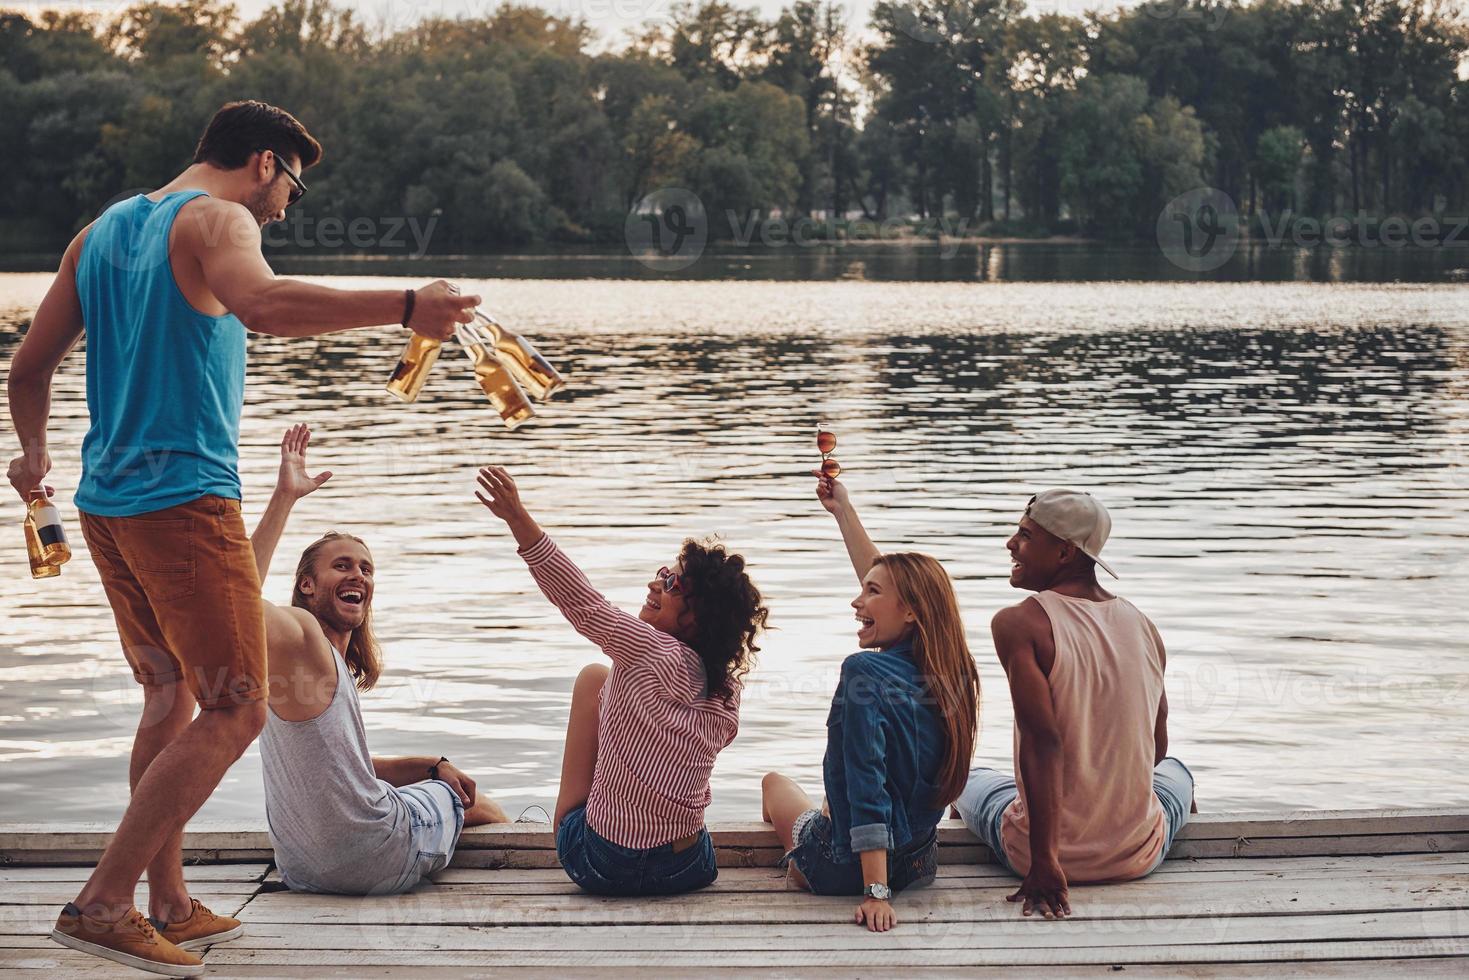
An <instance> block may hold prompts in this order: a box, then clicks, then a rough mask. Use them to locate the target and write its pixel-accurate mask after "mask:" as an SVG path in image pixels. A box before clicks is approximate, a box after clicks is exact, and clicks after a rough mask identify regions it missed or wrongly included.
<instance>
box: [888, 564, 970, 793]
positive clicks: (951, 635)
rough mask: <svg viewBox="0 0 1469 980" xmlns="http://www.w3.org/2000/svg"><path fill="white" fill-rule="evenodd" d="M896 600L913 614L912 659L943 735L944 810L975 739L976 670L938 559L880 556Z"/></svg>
mask: <svg viewBox="0 0 1469 980" xmlns="http://www.w3.org/2000/svg"><path fill="white" fill-rule="evenodd" d="M873 565H874V566H875V565H885V566H887V570H888V572H889V573H891V575H892V576H893V585H894V587H896V588H897V590H898V598H900V599H902V600H903V603H904V604H905V605H906V606H907V607H908V608H909V609H911V610H913V617H914V619H915V620H916V622H915V623H914V630H913V658H914V660H916V661H917V663H918V670H919V673H920V674H921V675H922V676H923V680H924V683H925V684H926V685H927V687H928V690H927V692H926V693H927V695H928V697H929V698H930V699H931V703H933V704H934V706H935V708H936V709H937V711H938V713H939V718H940V719H941V720H942V722H943V726H944V734H945V735H946V736H947V739H946V742H945V746H944V760H943V765H942V766H941V767H940V769H939V778H938V785H939V795H940V797H941V799H938V800H935V801H934V803H935V805H937V806H948V805H949V804H950V803H952V802H954V801H955V800H957V799H958V798H959V794H960V793H962V792H963V791H964V783H965V782H966V781H967V780H968V779H969V763H970V761H971V760H972V758H973V757H974V743H975V741H976V739H977V738H978V736H979V669H978V668H977V667H975V665H974V657H973V656H971V655H970V653H969V641H968V640H967V639H965V636H964V620H963V619H962V618H961V617H960V615H959V600H958V598H957V597H956V596H955V595H954V583H953V582H952V581H950V580H949V573H948V572H946V571H944V566H943V565H940V564H939V562H938V559H936V558H932V557H930V556H928V555H923V554H919V553H918V552H914V551H901V552H897V553H895V554H891V555H882V556H880V557H879V558H878V559H877V560H876V561H874V562H873Z"/></svg>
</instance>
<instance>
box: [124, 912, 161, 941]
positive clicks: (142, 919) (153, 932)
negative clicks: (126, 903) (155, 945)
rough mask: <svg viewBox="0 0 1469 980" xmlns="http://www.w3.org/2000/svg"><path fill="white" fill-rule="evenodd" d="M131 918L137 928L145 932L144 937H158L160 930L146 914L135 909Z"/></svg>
mask: <svg viewBox="0 0 1469 980" xmlns="http://www.w3.org/2000/svg"><path fill="white" fill-rule="evenodd" d="M131 920H132V923H133V925H134V926H135V927H137V930H138V931H139V932H141V933H142V934H143V938H144V939H147V940H150V941H151V940H154V939H157V938H158V930H157V929H155V928H153V923H152V921H150V920H149V918H148V917H147V916H146V915H144V914H143V913H141V912H138V911H137V910H134V911H133V914H132V916H131Z"/></svg>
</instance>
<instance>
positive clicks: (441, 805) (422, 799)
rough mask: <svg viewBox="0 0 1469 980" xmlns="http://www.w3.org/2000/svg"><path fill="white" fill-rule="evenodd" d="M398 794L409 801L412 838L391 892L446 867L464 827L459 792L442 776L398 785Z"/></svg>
mask: <svg viewBox="0 0 1469 980" xmlns="http://www.w3.org/2000/svg"><path fill="white" fill-rule="evenodd" d="M398 795H399V796H400V797H401V798H402V799H403V802H404V803H406V804H408V818H409V820H410V821H411V823H412V833H413V836H412V841H411V843H410V844H409V847H408V866H407V867H406V868H404V869H403V871H402V873H401V874H400V875H399V878H398V881H397V882H396V884H395V886H394V887H393V888H392V891H393V892H402V891H407V890H408V889H410V888H412V887H413V886H414V885H416V884H418V883H419V882H420V881H422V880H423V879H424V878H426V877H428V876H429V875H431V874H433V873H434V872H435V871H439V870H442V869H443V868H445V867H447V866H448V864H449V860H450V859H451V858H453V857H454V845H455V844H457V843H459V835H460V833H462V832H463V831H464V803H463V802H462V801H461V800H460V799H459V794H458V793H456V792H454V790H453V789H452V788H450V786H449V784H448V783H446V782H444V781H443V780H441V779H425V780H424V781H423V782H421V783H412V784H411V785H408V786H399V787H398Z"/></svg>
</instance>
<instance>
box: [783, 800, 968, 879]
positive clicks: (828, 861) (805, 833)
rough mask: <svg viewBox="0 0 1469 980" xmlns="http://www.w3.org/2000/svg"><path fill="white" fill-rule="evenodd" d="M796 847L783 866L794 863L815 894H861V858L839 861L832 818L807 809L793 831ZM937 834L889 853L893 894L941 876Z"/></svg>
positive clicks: (931, 831)
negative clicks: (832, 836) (832, 841)
mask: <svg viewBox="0 0 1469 980" xmlns="http://www.w3.org/2000/svg"><path fill="white" fill-rule="evenodd" d="M791 831H792V834H791V836H792V837H793V838H794V839H795V842H796V846H795V847H793V848H791V852H790V853H789V854H787V855H786V856H785V857H784V858H783V859H782V863H789V864H794V865H795V866H796V869H797V870H798V871H800V872H801V876H802V877H803V878H805V879H806V884H808V885H810V886H811V891H812V893H813V894H816V895H861V894H862V893H863V892H864V891H865V890H866V889H867V882H865V881H863V880H862V859H861V858H860V857H858V856H857V855H855V854H854V855H852V860H850V861H838V860H837V859H836V855H835V853H834V852H833V848H832V846H831V818H830V817H828V816H827V815H826V814H824V813H822V812H821V811H820V810H807V811H806V812H805V813H803V814H801V815H800V816H799V817H797V818H796V823H795V826H793V827H792V828H791ZM938 853H939V839H938V831H937V830H930V831H929V832H928V834H927V836H925V837H923V838H922V839H921V840H916V841H913V842H911V843H909V844H908V845H907V846H906V847H903V848H901V849H899V850H896V851H888V887H889V888H891V889H892V890H893V891H894V892H900V891H902V890H903V889H904V888H911V887H914V886H917V885H927V884H928V883H929V882H931V881H933V879H934V876H935V875H936V874H937V873H938Z"/></svg>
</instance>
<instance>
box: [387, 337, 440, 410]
mask: <svg viewBox="0 0 1469 980" xmlns="http://www.w3.org/2000/svg"><path fill="white" fill-rule="evenodd" d="M441 346H443V345H442V344H440V343H439V342H438V341H437V340H434V339H433V338H432V337H425V336H423V335H422V334H414V335H413V336H412V337H409V338H408V346H407V347H404V348H403V356H402V357H400V358H398V366H397V367H395V368H394V369H393V376H392V377H391V378H389V379H388V391H390V392H392V394H393V395H395V396H397V397H398V398H401V399H402V400H403V401H405V402H411V401H414V400H415V399H417V398H418V393H419V392H420V391H422V390H423V385H424V382H426V381H428V372H429V368H431V367H433V366H434V361H436V360H438V359H439V348H440V347H441Z"/></svg>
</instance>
